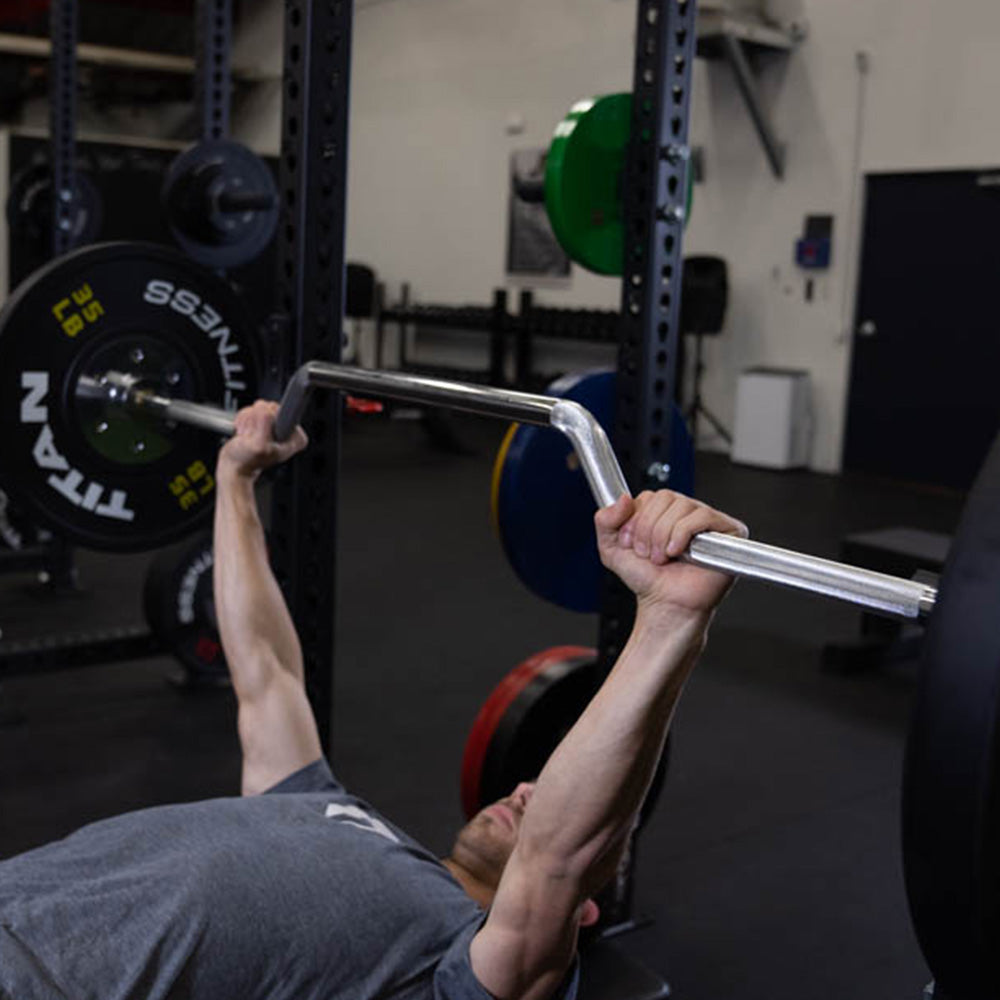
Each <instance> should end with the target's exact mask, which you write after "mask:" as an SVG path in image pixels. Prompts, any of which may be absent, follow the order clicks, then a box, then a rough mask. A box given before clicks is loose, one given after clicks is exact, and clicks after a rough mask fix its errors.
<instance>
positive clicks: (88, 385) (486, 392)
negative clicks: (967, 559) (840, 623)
mask: <svg viewBox="0 0 1000 1000" xmlns="http://www.w3.org/2000/svg"><path fill="white" fill-rule="evenodd" d="M316 388H325V389H339V390H342V391H345V392H357V393H370V394H373V395H376V396H386V397H388V398H392V399H401V400H406V401H408V402H415V403H426V404H429V405H431V406H441V407H445V408H447V409H453V410H464V411H467V412H469V413H478V414H482V415H484V416H491V417H501V418H504V419H507V420H515V421H519V422H522V423H531V424H539V425H541V426H546V427H552V428H554V429H556V430H558V431H561V432H562V433H563V434H564V435H565V436H566V437H567V438H569V440H570V442H571V443H572V445H573V448H574V450H575V451H576V454H577V456H578V457H579V459H580V466H581V468H582V469H583V472H584V475H585V476H586V478H587V483H588V484H589V486H590V490H591V492H592V494H593V496H594V499H595V501H596V502H597V505H598V506H599V507H606V506H608V505H610V504H613V503H614V502H615V501H616V500H617V499H618V498H619V497H620V496H622V494H629V489H628V485H627V483H626V482H625V477H624V475H623V474H622V470H621V466H620V465H619V464H618V459H617V457H616V455H615V453H614V450H613V449H612V447H611V443H610V441H609V440H608V437H607V434H606V433H605V432H604V428H603V427H601V425H600V424H599V423H598V422H597V420H596V418H595V417H594V416H593V414H591V413H590V411H589V410H587V409H586V408H585V407H583V406H581V405H580V404H579V403H576V402H573V401H572V400H566V399H558V398H555V397H552V396H541V395H535V394H533V393H526V392H517V391H514V390H512V389H497V388H492V387H485V386H478V385H470V384H468V383H464V382H451V381H447V380H445V379H437V378H430V377H427V376H423V375H410V374H405V373H402V372H387V371H380V370H373V369H362V368H349V367H345V366H343V365H337V364H333V363H332V362H326V361H309V362H306V364H304V365H302V367H301V368H299V370H298V371H297V372H296V373H295V374H294V375H293V376H292V379H291V380H290V381H289V383H288V386H287V387H286V389H285V393H284V395H283V397H282V400H281V404H280V406H279V408H278V415H277V419H276V421H275V429H274V436H275V439H276V440H278V441H284V440H287V439H288V437H289V436H290V435H291V433H292V432H293V431H294V430H295V427H296V425H297V424H299V423H301V421H302V417H303V414H304V413H305V408H306V404H307V403H308V400H309V395H310V393H311V391H312V390H313V389H316ZM77 391H78V392H79V393H81V394H86V395H90V396H92V395H93V394H95V393H98V392H99V393H103V394H104V395H105V396H106V398H107V399H108V400H109V401H111V402H115V403H119V404H121V405H124V406H128V407H131V408H133V409H137V410H145V411H147V412H151V413H154V414H156V415H158V416H160V417H161V418H163V419H165V420H175V421H178V422H179V423H185V424H193V425H195V426H198V427H203V428H205V429H206V430H210V431H214V432H216V433H219V434H232V433H233V432H234V418H233V414H232V413H230V412H228V411H226V410H223V409H221V408H218V407H215V406H208V405H205V404H201V403H191V402H188V401H186V400H174V399H169V398H168V397H166V396H160V395H157V394H156V393H153V392H151V391H149V390H144V389H142V388H140V387H138V386H137V385H136V383H135V382H134V380H133V379H131V377H130V376H127V375H122V374H121V373H118V372H107V373H105V374H104V375H103V376H101V377H100V378H97V379H95V378H91V377H86V376H85V377H83V378H81V380H80V383H79V386H78V389H77ZM629 495H630V494H629ZM681 558H682V559H683V560H684V561H685V562H688V563H691V564H692V565H695V566H703V567H706V568H709V569H717V570H721V571H722V572H725V573H730V574H732V575H733V576H745V577H750V578H752V579H756V580H764V581H767V582H769V583H773V584H777V585H779V586H784V587H791V588H794V589H797V590H805V591H808V592H810V593H814V594H820V595H823V596H825V597H833V598H837V599H839V600H842V601H847V602H849V603H851V604H855V605H858V606H860V607H864V608H869V609H870V610H872V611H877V612H879V613H881V614H886V615H891V616H894V617H898V618H906V619H922V618H925V617H926V616H927V615H929V614H930V612H931V611H932V610H933V608H934V604H935V601H936V599H937V591H936V590H935V588H934V587H932V586H930V585H928V584H925V583H919V582H916V581H913V580H906V579H903V578H901V577H895V576H890V575H888V574H886V573H876V572H874V571H873V570H868V569H862V568H861V567H857V566H849V565H847V564H845V563H839V562H834V561H833V560H830V559H820V558H818V557H816V556H810V555H805V554H804V553H801V552H795V551H792V550H790V549H781V548H777V547H776V546H773V545H765V544H763V543H761V542H755V541H752V540H750V539H745V538H737V537H735V536H734V535H726V534H721V533H719V532H714V531H707V532H702V533H701V534H699V535H696V536H695V537H694V539H693V540H692V541H691V544H690V545H689V546H688V549H687V551H686V552H685V553H684V555H683V556H682V557H681Z"/></svg>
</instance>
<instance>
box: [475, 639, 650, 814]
mask: <svg viewBox="0 0 1000 1000" xmlns="http://www.w3.org/2000/svg"><path fill="white" fill-rule="evenodd" d="M600 683H601V675H600V672H599V669H598V666H597V653H596V650H594V649H589V648H587V647H586V646H553V647H552V648H550V649H545V650H542V651H541V652H540V653H535V655H534V656H531V657H529V658H528V659H527V660H525V661H524V662H523V663H521V664H519V665H518V666H517V667H515V668H514V669H513V670H512V671H511V672H510V673H509V674H507V676H506V677H504V678H503V680H502V681H500V683H499V684H498V685H497V686H496V687H495V688H494V689H493V691H492V692H491V694H490V696H489V697H488V698H487V699H486V701H485V702H484V704H483V706H482V708H481V709H480V710H479V713H478V715H477V716H476V719H475V721H474V722H473V724H472V728H471V730H470V731H469V736H468V738H467V740H466V743H465V752H464V754H463V756H462V808H463V810H464V811H465V815H466V817H467V818H468V819H472V817H473V816H475V815H476V813H478V812H479V811H480V810H481V809H484V808H485V807H486V806H488V805H490V803H492V802H496V801H497V800H498V799H501V798H503V797H505V796H507V795H509V794H510V793H511V792H512V791H513V790H514V788H516V787H517V785H518V784H519V783H520V782H522V781H534V780H535V779H536V778H537V777H538V775H539V773H540V772H541V770H542V768H543V767H544V766H545V762H546V761H547V760H548V759H549V757H550V756H551V755H552V752H553V751H554V750H555V748H556V747H557V746H558V745H559V743H560V742H561V741H562V738H563V737H564V736H565V735H566V734H567V733H568V732H569V730H570V729H571V728H572V727H573V725H574V724H575V723H576V720H577V719H578V718H579V717H580V715H581V714H582V713H583V710H584V709H585V708H586V707H587V704H588V703H589V702H590V700H591V698H593V696H594V694H595V693H596V692H597V689H598V687H599V686H600ZM667 762H668V754H667V753H666V752H665V753H664V754H663V755H662V757H661V759H660V762H659V764H658V766H657V769H656V772H655V773H654V776H653V780H652V782H651V784H650V788H649V791H648V792H647V794H646V800H645V802H644V803H643V807H642V811H641V814H640V820H639V824H640V826H641V825H642V824H644V823H645V821H646V819H647V818H648V817H649V815H650V814H651V812H652V810H653V809H654V808H655V806H656V803H657V800H658V798H659V794H660V791H661V789H662V787H663V781H664V778H665V775H666V768H667Z"/></svg>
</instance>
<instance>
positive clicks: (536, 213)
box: [507, 148, 570, 284]
mask: <svg viewBox="0 0 1000 1000" xmlns="http://www.w3.org/2000/svg"><path fill="white" fill-rule="evenodd" d="M547 152H548V150H547V149H544V148H543V149H520V150H515V151H514V152H513V153H511V155H510V187H509V191H508V199H509V204H508V210H507V274H508V276H509V277H510V278H512V279H514V280H515V281H517V282H518V283H520V284H543V283H544V284H553V283H555V284H566V283H568V282H569V276H570V266H569V258H568V257H567V256H566V254H565V253H563V251H562V247H560V246H559V242H558V240H557V239H556V237H555V234H554V233H553V232H552V226H551V225H549V217H548V214H547V213H546V211H545V191H544V185H545V156H546V154H547Z"/></svg>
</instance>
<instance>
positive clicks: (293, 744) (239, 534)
mask: <svg viewBox="0 0 1000 1000" xmlns="http://www.w3.org/2000/svg"><path fill="white" fill-rule="evenodd" d="M275 410H276V404H274V403H257V404H255V405H254V406H253V407H250V408H248V409H246V410H242V411H240V413H239V414H238V415H237V418H236V429H237V432H236V435H235V437H234V438H233V439H232V440H231V441H230V442H229V443H227V444H226V445H225V447H224V448H223V449H222V451H221V452H220V454H219V461H218V465H217V469H216V482H217V490H218V497H217V499H216V507H215V540H214V563H215V565H214V571H213V573H214V580H213V583H214V591H215V608H216V615H217V617H218V619H219V631H220V633H221V636H222V646H223V649H224V650H225V654H226V661H227V663H228V664H229V671H230V675H231V677H232V681H233V688H234V690H235V692H236V697H237V700H238V703H239V716H238V726H239V735H240V743H241V746H242V748H243V776H242V789H243V794H244V795H252V794H255V793H257V792H263V791H266V790H267V789H268V788H270V787H272V786H273V785H275V784H277V783H278V782H279V781H281V780H283V779H284V778H286V777H288V775H290V774H292V773H294V772H295V771H297V770H299V768H301V767H304V766H305V765H306V764H310V763H312V762H313V761H314V760H317V759H318V758H319V757H321V756H322V749H321V747H320V742H319V735H318V733H317V730H316V722H315V719H314V717H313V714H312V709H311V707H310V705H309V701H308V699H307V697H306V692H305V684H304V680H303V664H302V649H301V646H300V644H299V640H298V636H297V635H296V633H295V626H294V624H293V622H292V618H291V615H290V614H289V612H288V607H287V605H286V604H285V600H284V596H283V595H282V593H281V590H280V588H279V587H278V582H277V580H275V578H274V574H273V573H272V572H271V566H270V560H269V558H268V553H267V540H266V537H265V535H264V528H263V525H262V524H261V521H260V515H259V513H258V510H257V500H256V496H255V490H254V485H255V482H256V479H257V477H258V475H259V473H260V471H261V470H262V469H264V468H267V467H268V466H270V465H274V464H276V463H277V462H280V461H284V460H285V459H287V458H289V457H290V456H291V455H293V454H294V453H295V452H297V451H299V450H300V449H301V448H302V447H304V446H305V435H304V434H303V433H302V431H301V430H298V431H297V432H296V434H295V436H294V437H293V438H292V439H291V440H290V441H289V442H287V443H285V444H281V445H279V444H276V443H275V442H274V441H273V440H272V433H273V426H274V412H275Z"/></svg>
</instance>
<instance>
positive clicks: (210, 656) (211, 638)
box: [142, 531, 229, 687]
mask: <svg viewBox="0 0 1000 1000" xmlns="http://www.w3.org/2000/svg"><path fill="white" fill-rule="evenodd" d="M213 564H214V560H213V557H212V533H211V531H201V532H198V534H196V535H194V536H193V537H191V538H188V539H185V540H184V541H183V542H182V543H180V545H178V546H172V547H170V548H167V549H163V550H162V551H161V552H158V553H157V554H156V556H155V557H154V559H153V560H152V562H151V563H150V564H149V568H148V569H147V571H146V581H145V584H144V586H143V595H142V604H143V611H144V613H145V616H146V623H147V625H149V630H150V632H152V633H153V635H154V636H156V638H157V639H158V640H159V641H160V642H161V643H162V644H163V645H164V646H165V647H166V648H167V649H168V650H169V651H170V652H171V654H172V655H173V656H174V658H175V659H176V660H177V661H178V662H179V663H180V664H181V666H182V667H183V668H184V675H183V677H182V681H183V683H184V685H185V686H189V687H221V686H228V681H229V670H228V667H227V665H226V658H225V654H224V653H223V651H222V643H221V640H220V638H219V625H218V620H217V618H216V615H215V598H214V596H213V592H212V567H213Z"/></svg>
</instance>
